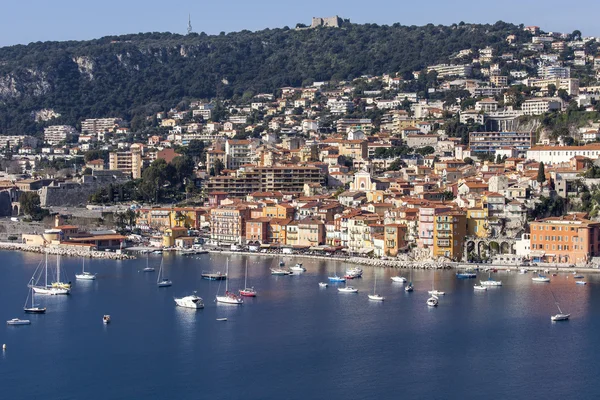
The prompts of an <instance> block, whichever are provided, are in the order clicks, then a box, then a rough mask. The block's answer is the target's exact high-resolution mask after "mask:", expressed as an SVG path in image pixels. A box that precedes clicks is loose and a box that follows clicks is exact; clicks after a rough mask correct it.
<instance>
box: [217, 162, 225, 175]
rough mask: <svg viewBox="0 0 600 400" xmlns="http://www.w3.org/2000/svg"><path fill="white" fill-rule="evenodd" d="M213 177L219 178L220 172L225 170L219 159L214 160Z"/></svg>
mask: <svg viewBox="0 0 600 400" xmlns="http://www.w3.org/2000/svg"><path fill="white" fill-rule="evenodd" d="M214 169H215V175H214V176H219V175H221V171H223V170H224V169H225V165H224V164H223V161H221V160H220V159H218V158H217V159H216V161H215V166H214Z"/></svg>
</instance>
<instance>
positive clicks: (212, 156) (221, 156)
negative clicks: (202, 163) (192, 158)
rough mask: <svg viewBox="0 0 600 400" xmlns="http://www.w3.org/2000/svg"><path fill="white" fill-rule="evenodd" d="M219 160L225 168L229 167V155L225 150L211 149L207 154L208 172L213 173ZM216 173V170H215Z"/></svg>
mask: <svg viewBox="0 0 600 400" xmlns="http://www.w3.org/2000/svg"><path fill="white" fill-rule="evenodd" d="M217 160H219V161H220V162H221V165H222V166H223V168H225V167H226V166H227V155H226V154H225V152H224V151H223V150H219V149H211V150H208V151H207V152H206V172H211V169H213V168H215V165H216V162H217ZM213 171H214V170H213Z"/></svg>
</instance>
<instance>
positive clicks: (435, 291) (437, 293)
mask: <svg viewBox="0 0 600 400" xmlns="http://www.w3.org/2000/svg"><path fill="white" fill-rule="evenodd" d="M428 293H429V295H430V296H445V295H446V292H442V291H441V290H437V289H433V290H430V291H429V292H428Z"/></svg>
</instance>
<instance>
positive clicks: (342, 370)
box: [0, 251, 600, 400]
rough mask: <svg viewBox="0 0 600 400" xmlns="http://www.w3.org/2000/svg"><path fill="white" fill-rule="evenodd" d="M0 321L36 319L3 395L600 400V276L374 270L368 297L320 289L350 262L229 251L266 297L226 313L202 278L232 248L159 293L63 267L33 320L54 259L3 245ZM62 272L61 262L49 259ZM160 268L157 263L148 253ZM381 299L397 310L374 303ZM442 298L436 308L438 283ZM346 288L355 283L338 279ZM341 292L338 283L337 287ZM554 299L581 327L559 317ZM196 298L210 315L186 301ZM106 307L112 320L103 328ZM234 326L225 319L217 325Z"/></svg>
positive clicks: (16, 352)
mask: <svg viewBox="0 0 600 400" xmlns="http://www.w3.org/2000/svg"><path fill="white" fill-rule="evenodd" d="M0 260H2V261H1V262H0V280H1V281H2V282H3V283H4V285H3V287H2V289H1V290H0V322H1V323H2V324H3V323H4V321H6V320H8V319H11V318H15V317H20V318H27V319H30V320H31V321H32V324H31V325H30V326H22V327H13V326H0V343H6V344H7V350H6V351H5V352H3V353H2V354H1V357H0V385H1V387H2V397H3V398H15V399H17V398H42V397H43V398H44V399H82V398H85V399H88V400H93V399H107V398H109V399H133V398H144V399H236V398H242V397H243V398H244V399H280V398H285V399H301V398H302V399H306V398H310V399H324V398H342V397H345V398H350V399H371V398H383V399H388V398H390V399H391V398H398V397H405V396H408V397H416V398H430V399H451V398H469V399H479V398H481V399H484V398H486V399H489V398H508V397H513V398H541V397H550V398H572V397H575V396H576V397H578V398H597V397H598V395H599V394H600V393H599V392H600V390H599V389H597V388H596V385H594V384H593V382H594V379H595V378H596V377H597V376H598V375H599V373H600V363H599V362H598V361H597V357H595V351H594V350H595V349H596V348H597V347H598V345H600V318H599V317H600V312H599V311H598V309H597V307H595V305H596V304H598V301H599V296H600V294H599V293H600V291H599V290H598V287H599V286H598V285H599V284H600V276H595V275H589V276H586V280H587V281H588V282H589V283H588V285H587V286H579V285H575V283H574V280H573V279H572V277H568V276H567V275H566V274H561V275H560V276H558V277H553V278H552V283H550V284H543V283H534V282H532V281H531V277H532V275H531V274H527V275H519V274H517V273H498V274H493V275H492V277H493V278H494V279H498V280H502V281H503V286H502V287H500V288H490V289H489V290H488V291H486V292H474V291H473V285H474V284H475V283H476V282H478V281H479V279H487V274H484V273H480V274H479V278H478V279H477V281H476V280H458V279H456V278H455V277H454V271H435V272H434V271H422V270H416V271H414V273H413V281H414V284H415V291H414V292H413V293H406V292H404V290H403V287H404V286H403V285H402V284H398V283H393V282H391V280H390V277H391V276H394V275H396V274H398V273H400V274H402V275H404V276H406V277H408V271H405V270H404V271H398V270H392V269H380V268H375V269H374V268H366V267H365V268H363V269H364V271H365V272H364V277H363V278H362V279H355V280H353V281H349V285H352V286H355V287H356V288H358V289H359V291H360V292H359V293H358V294H341V293H338V292H337V290H336V289H335V288H336V285H335V284H330V285H329V288H326V289H323V288H319V286H318V282H321V281H327V276H328V275H332V274H333V273H334V271H335V269H336V268H337V272H338V274H341V273H342V272H343V271H344V270H345V268H346V267H348V266H349V265H345V264H344V263H343V262H340V261H323V260H306V259H294V258H293V257H287V258H285V261H286V263H287V265H288V266H290V265H293V264H294V263H295V262H298V261H300V262H303V264H304V266H305V267H306V268H307V269H308V271H307V272H305V273H304V274H301V275H298V276H279V277H276V276H271V275H270V273H269V267H272V266H274V265H276V264H277V263H278V262H279V259H273V258H267V257H246V256H240V255H231V256H230V257H229V260H230V280H229V287H230V289H231V290H237V289H241V288H242V287H243V285H244V265H245V262H246V260H248V262H249V277H248V284H249V285H250V286H254V287H255V288H256V289H257V291H258V297H256V298H246V299H244V305H242V306H231V305H222V304H215V303H214V302H213V300H214V297H215V295H216V293H217V291H218V290H220V291H221V292H222V291H224V282H221V283H220V282H210V281H206V280H202V279H201V277H200V274H201V273H202V271H208V270H212V271H216V270H220V271H223V272H224V270H225V260H226V257H225V256H224V255H214V254H213V255H202V256H197V257H181V256H175V255H168V254H167V255H165V257H164V265H165V275H166V276H167V277H168V278H170V279H171V280H172V281H173V286H172V287H169V288H157V287H156V273H143V272H141V269H142V268H144V267H145V264H146V261H145V258H144V257H142V258H140V259H137V260H126V261H109V260H86V270H89V271H91V272H95V273H98V279H97V280H96V281H90V282H81V281H75V279H74V275H75V273H77V272H79V271H80V270H81V260H79V259H73V258H63V260H62V266H63V268H64V269H65V270H66V272H67V275H68V277H69V278H70V279H71V280H72V281H73V290H72V294H71V295H70V296H51V297H41V296H38V299H39V302H40V303H41V304H43V305H45V306H46V307H48V311H47V314H46V315H27V316H24V314H23V312H22V307H23V304H24V302H25V297H26V296H27V288H26V284H27V282H28V280H29V279H30V277H31V275H32V274H33V271H34V270H35V268H36V266H37V265H38V263H39V262H40V261H41V260H42V256H41V255H39V254H32V253H19V252H7V251H5V252H0ZM50 261H51V262H52V263H54V262H55V260H54V259H53V258H52V257H51V258H50ZM150 262H151V264H152V265H154V266H156V267H158V264H159V263H160V256H156V255H151V256H150ZM375 276H377V291H378V292H379V293H381V294H382V295H384V296H385V297H386V300H385V302H383V303H378V302H372V301H369V300H368V299H367V293H369V292H371V291H372V290H373V279H374V277H375ZM434 279H435V286H436V288H437V289H439V290H444V291H446V293H447V294H446V296H442V297H440V305H439V307H437V308H435V309H431V308H428V307H427V306H426V304H425V301H426V299H427V297H428V294H427V290H430V289H431V286H432V281H433V280H434ZM342 285H343V284H342ZM337 286H339V284H338V285H337ZM550 289H552V291H553V292H554V294H555V296H556V298H557V299H558V301H559V302H560V305H561V308H562V309H563V311H565V312H568V313H571V320H570V321H568V322H562V323H552V322H551V321H550V315H552V314H555V313H556V312H557V310H556V307H555V305H554V300H553V298H552V293H551V292H550ZM192 291H197V292H198V295H199V296H201V297H202V298H203V299H204V303H205V306H206V308H205V309H203V310H199V311H194V310H188V309H183V308H179V307H176V306H175V303H174V301H173V297H179V296H185V295H188V294H191V292H192ZM104 314H110V315H111V316H112V322H111V324H109V325H104V324H103V323H102V315H104ZM217 318H227V319H228V321H227V322H219V321H216V319H217Z"/></svg>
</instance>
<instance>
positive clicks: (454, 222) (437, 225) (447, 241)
mask: <svg viewBox="0 0 600 400" xmlns="http://www.w3.org/2000/svg"><path fill="white" fill-rule="evenodd" d="M434 218H435V219H434V224H433V257H434V258H437V257H446V258H449V259H451V260H453V261H460V260H461V258H462V254H463V246H464V241H465V236H466V235H467V215H466V213H464V212H462V211H447V212H443V213H440V214H438V215H436V216H435V217H434Z"/></svg>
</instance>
